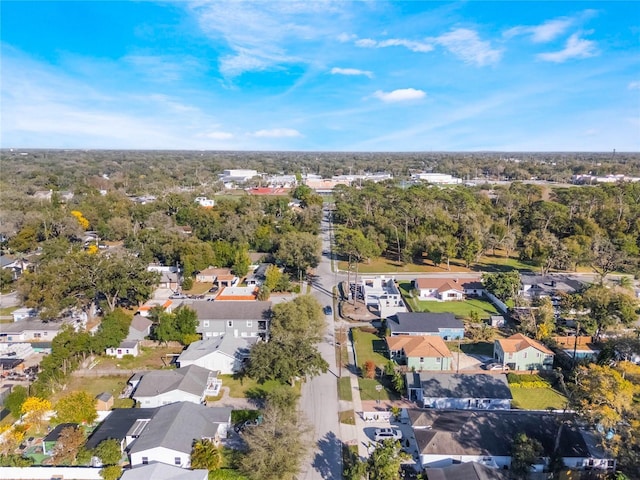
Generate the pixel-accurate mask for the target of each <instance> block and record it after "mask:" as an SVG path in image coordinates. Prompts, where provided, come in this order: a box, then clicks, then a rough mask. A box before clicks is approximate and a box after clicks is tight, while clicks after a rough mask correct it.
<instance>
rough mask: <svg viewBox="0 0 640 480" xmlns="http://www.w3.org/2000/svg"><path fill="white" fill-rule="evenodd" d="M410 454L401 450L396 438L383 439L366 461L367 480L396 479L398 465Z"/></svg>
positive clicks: (398, 470) (397, 476) (398, 469)
mask: <svg viewBox="0 0 640 480" xmlns="http://www.w3.org/2000/svg"><path fill="white" fill-rule="evenodd" d="M409 458H410V455H409V454H408V453H406V452H404V451H403V450H402V446H401V445H400V442H399V441H397V440H384V441H383V442H381V443H379V444H378V445H377V446H376V448H375V450H374V451H373V452H372V453H371V455H370V456H369V460H368V461H367V473H368V474H369V476H368V478H369V480H396V479H398V478H399V472H400V465H401V464H402V462H404V461H405V460H407V459H409Z"/></svg>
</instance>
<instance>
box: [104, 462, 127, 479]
mask: <svg viewBox="0 0 640 480" xmlns="http://www.w3.org/2000/svg"><path fill="white" fill-rule="evenodd" d="M100 476H101V477H102V478H103V479H104V480H118V479H119V478H120V477H121V476H122V467H121V466H120V465H109V466H108V467H103V468H101V469H100Z"/></svg>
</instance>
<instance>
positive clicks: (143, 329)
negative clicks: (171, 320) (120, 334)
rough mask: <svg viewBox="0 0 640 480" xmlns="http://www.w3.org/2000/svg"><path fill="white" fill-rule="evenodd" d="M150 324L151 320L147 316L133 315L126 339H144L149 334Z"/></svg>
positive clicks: (151, 323)
mask: <svg viewBox="0 0 640 480" xmlns="http://www.w3.org/2000/svg"><path fill="white" fill-rule="evenodd" d="M151 325H153V322H152V321H151V320H149V319H148V318H147V317H143V316H142V315H134V316H133V319H132V320H131V325H130V326H129V333H128V334H127V338H126V340H144V339H145V338H146V337H148V336H149V335H151Z"/></svg>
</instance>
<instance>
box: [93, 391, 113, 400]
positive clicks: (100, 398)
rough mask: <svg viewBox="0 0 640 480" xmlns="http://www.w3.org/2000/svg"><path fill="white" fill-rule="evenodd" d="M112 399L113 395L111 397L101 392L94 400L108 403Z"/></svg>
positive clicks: (107, 393)
mask: <svg viewBox="0 0 640 480" xmlns="http://www.w3.org/2000/svg"><path fill="white" fill-rule="evenodd" d="M112 398H113V395H111V394H110V393H109V392H102V393H99V394H98V395H96V400H100V401H101V402H108V401H109V400H111V399H112Z"/></svg>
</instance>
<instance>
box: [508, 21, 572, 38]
mask: <svg viewBox="0 0 640 480" xmlns="http://www.w3.org/2000/svg"><path fill="white" fill-rule="evenodd" d="M573 23H574V20H573V19H570V18H556V19H554V20H548V21H546V22H544V23H543V24H541V25H535V26H523V25H520V26H517V27H513V28H511V29H509V30H507V31H506V32H504V36H505V37H507V38H511V37H515V36H517V35H530V36H531V40H532V41H533V42H535V43H546V42H550V41H552V40H554V39H556V38H558V37H559V36H560V35H562V34H563V33H565V32H566V31H567V29H568V28H569V27H570V26H571V25H572V24H573Z"/></svg>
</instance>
